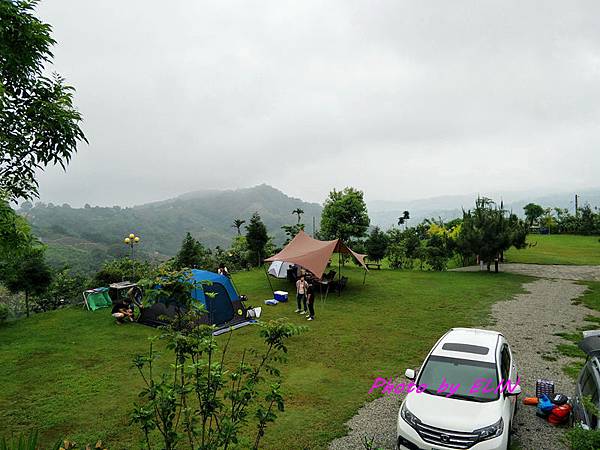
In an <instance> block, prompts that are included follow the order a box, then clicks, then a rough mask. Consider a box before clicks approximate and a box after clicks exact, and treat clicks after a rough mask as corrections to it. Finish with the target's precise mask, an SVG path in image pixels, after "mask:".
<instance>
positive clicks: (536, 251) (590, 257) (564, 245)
mask: <svg viewBox="0 0 600 450" xmlns="http://www.w3.org/2000/svg"><path fill="white" fill-rule="evenodd" d="M527 241H528V242H529V243H531V244H535V246H534V247H531V248H526V249H523V250H515V249H514V248H512V249H510V250H509V251H508V252H506V254H505V257H506V261H507V262H518V263H536V264H577V265H588V264H589V265H598V264H600V242H598V236H573V235H566V234H564V235H558V234H557V235H539V234H532V235H529V237H528V238H527Z"/></svg>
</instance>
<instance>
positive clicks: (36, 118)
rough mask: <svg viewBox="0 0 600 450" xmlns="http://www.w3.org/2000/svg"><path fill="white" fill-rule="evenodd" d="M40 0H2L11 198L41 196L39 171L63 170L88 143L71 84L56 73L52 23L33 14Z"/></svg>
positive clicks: (0, 50)
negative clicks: (52, 70)
mask: <svg viewBox="0 0 600 450" xmlns="http://www.w3.org/2000/svg"><path fill="white" fill-rule="evenodd" d="M36 5H37V1H36V0H30V1H26V0H12V1H0V155H2V156H1V157H0V191H3V192H4V193H5V194H6V195H7V196H8V198H9V200H16V199H19V198H24V199H31V198H33V197H37V193H38V182H37V180H36V178H35V177H36V172H37V171H38V170H40V169H43V168H45V167H46V166H48V165H50V164H52V165H55V164H59V165H60V166H61V167H62V168H63V169H64V168H65V167H66V165H67V164H68V163H69V161H70V159H71V157H72V156H73V154H74V153H75V152H76V151H77V144H78V143H79V142H80V141H85V142H87V140H86V138H85V135H84V134H83V131H82V130H81V128H80V127H79V124H80V122H81V120H82V118H81V114H80V113H79V112H78V111H77V109H76V108H75V107H74V106H73V91H74V89H73V88H72V87H71V86H67V85H65V84H64V80H63V79H62V78H61V77H60V76H59V75H58V74H54V75H53V76H52V77H47V76H45V75H44V66H45V65H47V64H48V63H50V62H51V61H52V58H53V55H52V52H51V51H50V47H51V46H52V45H54V43H55V41H54V39H53V38H52V37H51V36H50V31H51V27H50V25H48V24H46V23H43V22H41V21H40V20H39V19H37V18H36V17H35V16H34V15H33V10H34V8H35V6H36Z"/></svg>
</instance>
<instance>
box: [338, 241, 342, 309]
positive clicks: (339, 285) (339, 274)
mask: <svg viewBox="0 0 600 450" xmlns="http://www.w3.org/2000/svg"><path fill="white" fill-rule="evenodd" d="M338 245H339V244H338ZM340 295H342V254H341V253H338V297H339V296H340Z"/></svg>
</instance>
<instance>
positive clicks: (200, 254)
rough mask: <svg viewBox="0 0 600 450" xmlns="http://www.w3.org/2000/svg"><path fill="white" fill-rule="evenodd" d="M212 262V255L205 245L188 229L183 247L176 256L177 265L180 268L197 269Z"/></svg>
mask: <svg viewBox="0 0 600 450" xmlns="http://www.w3.org/2000/svg"><path fill="white" fill-rule="evenodd" d="M209 263H210V257H209V254H208V252H207V251H206V249H205V248H204V246H203V245H202V244H201V243H200V241H198V240H197V239H194V237H193V236H192V235H191V234H190V232H189V231H188V232H187V234H186V235H185V238H184V239H183V242H182V243H181V248H180V249H179V252H178V253H177V256H175V267H176V268H177V269H179V270H181V269H183V268H188V269H196V268H199V267H206V266H207V265H208V264H209Z"/></svg>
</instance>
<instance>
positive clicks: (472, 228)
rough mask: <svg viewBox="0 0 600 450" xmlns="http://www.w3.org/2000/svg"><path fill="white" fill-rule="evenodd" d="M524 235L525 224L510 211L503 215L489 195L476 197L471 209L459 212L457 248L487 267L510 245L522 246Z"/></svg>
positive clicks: (464, 256)
mask: <svg viewBox="0 0 600 450" xmlns="http://www.w3.org/2000/svg"><path fill="white" fill-rule="evenodd" d="M526 235H527V230H526V226H525V225H524V224H523V222H522V221H521V220H519V219H518V218H517V217H516V216H515V215H514V214H510V215H508V217H507V213H506V211H505V210H504V209H502V208H498V207H497V206H496V204H495V203H494V202H493V201H492V200H490V199H489V198H478V199H477V201H476V202H475V209H474V210H473V211H471V210H469V211H466V212H463V223H462V226H461V229H460V234H459V235H458V239H457V248H458V250H459V251H460V253H461V254H462V255H463V258H469V257H472V256H476V255H477V256H479V258H480V260H481V261H484V262H485V263H487V268H488V271H489V270H490V265H491V263H492V262H498V260H499V259H500V257H501V255H502V254H503V252H505V251H506V250H508V249H509V248H510V247H512V246H515V247H517V248H523V246H525V245H526V244H525V237H526ZM495 270H496V272H497V271H498V266H497V264H496V267H495Z"/></svg>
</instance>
